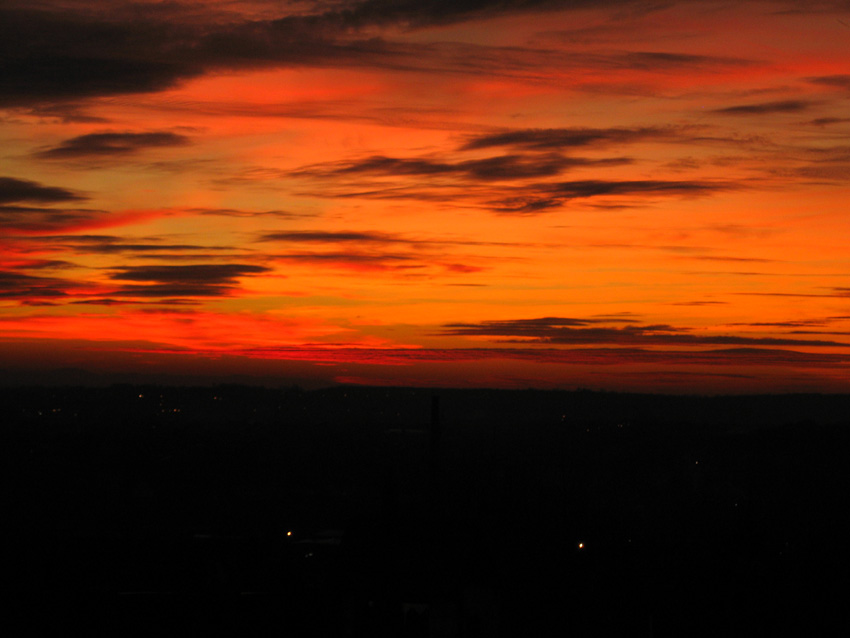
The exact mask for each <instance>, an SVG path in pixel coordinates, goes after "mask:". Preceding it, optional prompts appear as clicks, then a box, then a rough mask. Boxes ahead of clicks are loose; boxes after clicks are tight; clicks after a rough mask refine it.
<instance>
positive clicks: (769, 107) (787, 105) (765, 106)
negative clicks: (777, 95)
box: [714, 100, 813, 115]
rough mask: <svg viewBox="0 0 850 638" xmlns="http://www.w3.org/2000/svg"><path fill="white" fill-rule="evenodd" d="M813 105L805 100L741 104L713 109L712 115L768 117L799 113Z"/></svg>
mask: <svg viewBox="0 0 850 638" xmlns="http://www.w3.org/2000/svg"><path fill="white" fill-rule="evenodd" d="M812 105H813V102H808V101H806V100H781V101H777V102H761V103H759V104H741V105H737V106H727V107H726V108H722V109H715V110H714V113H720V114H722V115H770V114H771V113H799V112H801V111H805V110H806V109H808V108H809V107H811V106H812Z"/></svg>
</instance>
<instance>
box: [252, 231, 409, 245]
mask: <svg viewBox="0 0 850 638" xmlns="http://www.w3.org/2000/svg"><path fill="white" fill-rule="evenodd" d="M260 241H285V242H297V243H301V242H304V243H319V244H325V243H332V244H337V243H349V242H350V243H357V244H360V243H366V244H396V243H402V242H403V243H409V241H410V240H403V239H401V238H399V237H396V236H395V235H390V234H387V233H379V232H357V231H319V230H293V231H284V232H275V233H266V234H264V235H262V236H261V237H260Z"/></svg>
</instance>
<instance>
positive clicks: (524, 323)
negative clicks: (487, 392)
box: [440, 317, 850, 347]
mask: <svg viewBox="0 0 850 638" xmlns="http://www.w3.org/2000/svg"><path fill="white" fill-rule="evenodd" d="M589 323H591V322H590V321H588V320H586V319H575V318H562V317H544V318H540V319H522V320H515V321H483V322H481V323H454V324H446V325H444V326H443V330H442V331H441V332H440V334H441V335H453V336H486V337H500V338H501V339H498V340H499V341H511V340H518V341H519V342H527V341H532V342H538V343H545V344H550V345H555V344H557V345H587V344H618V345H624V346H663V345H749V346H771V347H776V346H833V347H834V346H844V347H850V343H842V342H837V341H822V340H806V339H788V338H782V337H748V336H740V335H695V334H691V333H690V332H689V331H688V330H687V329H684V328H676V327H673V326H669V325H645V326H639V325H628V326H624V327H622V328H611V327H597V326H590V327H588V324H589Z"/></svg>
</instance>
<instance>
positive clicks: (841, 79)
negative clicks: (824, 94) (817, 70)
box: [809, 74, 850, 90]
mask: <svg viewBox="0 0 850 638" xmlns="http://www.w3.org/2000/svg"><path fill="white" fill-rule="evenodd" d="M809 82H812V83H813V84H819V85H821V86H828V87H834V88H838V89H847V90H850V75H848V74H844V75H822V76H820V77H814V78H809Z"/></svg>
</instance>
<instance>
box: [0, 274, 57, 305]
mask: <svg viewBox="0 0 850 638" xmlns="http://www.w3.org/2000/svg"><path fill="white" fill-rule="evenodd" d="M71 286H72V282H70V281H68V280H67V279H60V278H56V277H40V276H35V275H28V274H25V273H21V272H15V271H8V270H5V271H0V299H22V300H25V301H27V302H30V303H33V302H37V301H41V300H44V299H55V298H62V297H65V296H67V294H68V293H67V289H68V288H69V287H71Z"/></svg>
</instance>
